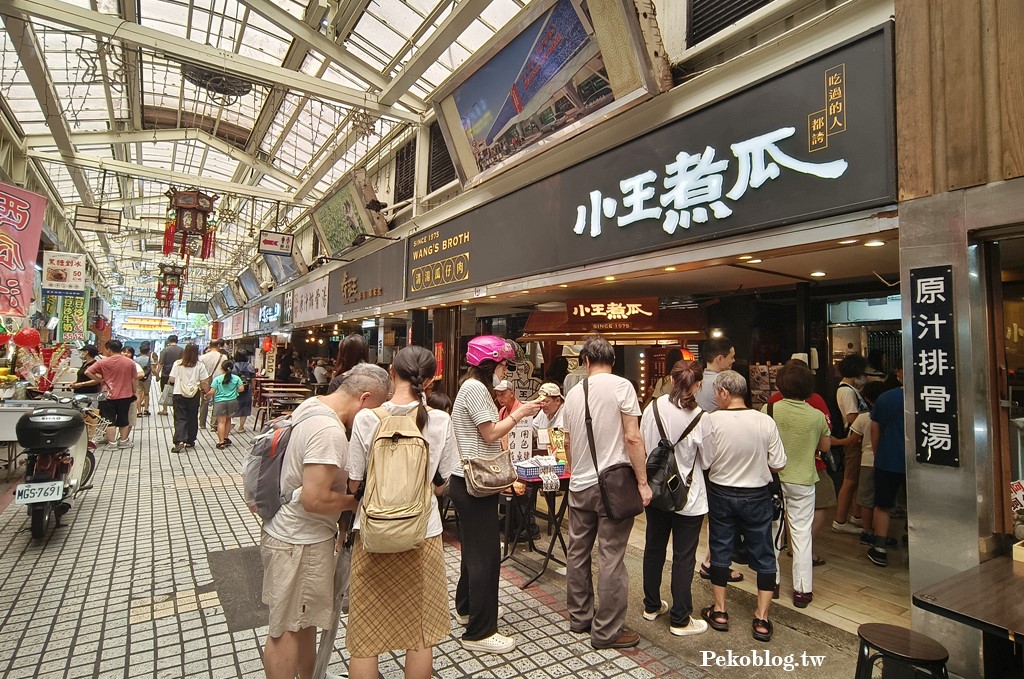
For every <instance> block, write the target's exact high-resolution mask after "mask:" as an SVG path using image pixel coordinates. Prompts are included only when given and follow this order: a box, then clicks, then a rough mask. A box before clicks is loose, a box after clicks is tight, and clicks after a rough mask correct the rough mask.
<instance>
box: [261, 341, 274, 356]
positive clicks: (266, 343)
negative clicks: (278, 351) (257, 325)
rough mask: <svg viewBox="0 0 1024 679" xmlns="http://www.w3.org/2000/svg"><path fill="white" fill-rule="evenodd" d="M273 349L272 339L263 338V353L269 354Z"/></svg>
mask: <svg viewBox="0 0 1024 679" xmlns="http://www.w3.org/2000/svg"><path fill="white" fill-rule="evenodd" d="M273 349H274V338H273V337H264V338H263V353H265V354H269V353H270V352H271V351H273Z"/></svg>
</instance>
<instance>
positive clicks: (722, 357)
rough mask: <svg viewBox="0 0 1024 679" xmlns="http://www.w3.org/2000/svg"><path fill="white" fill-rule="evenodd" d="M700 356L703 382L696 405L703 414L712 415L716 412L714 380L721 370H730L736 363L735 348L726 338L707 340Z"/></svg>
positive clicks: (716, 402)
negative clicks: (702, 359) (702, 364)
mask: <svg viewBox="0 0 1024 679" xmlns="http://www.w3.org/2000/svg"><path fill="white" fill-rule="evenodd" d="M701 356H702V357H703V358H704V381H703V382H702V383H701V386H700V391H699V392H697V405H699V406H700V407H701V408H703V409H704V412H707V413H713V412H715V411H716V410H718V401H717V399H716V398H715V388H714V386H713V385H714V384H715V378H716V377H717V376H718V373H720V372H722V371H723V370H732V364H733V363H735V362H736V348H735V347H734V346H733V345H732V342H731V341H729V339H728V338H726V337H718V338H714V339H709V340H708V341H706V342H705V343H704V347H703V351H701Z"/></svg>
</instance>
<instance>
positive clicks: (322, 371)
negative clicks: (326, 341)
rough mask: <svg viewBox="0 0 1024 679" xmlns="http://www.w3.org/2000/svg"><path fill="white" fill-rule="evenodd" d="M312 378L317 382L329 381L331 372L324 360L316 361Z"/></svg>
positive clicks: (325, 382) (324, 382)
mask: <svg viewBox="0 0 1024 679" xmlns="http://www.w3.org/2000/svg"><path fill="white" fill-rule="evenodd" d="M313 379H315V380H316V383H317V384H327V383H328V382H330V381H331V374H330V372H328V370H327V362H326V361H317V362H316V367H315V368H313Z"/></svg>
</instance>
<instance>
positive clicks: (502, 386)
mask: <svg viewBox="0 0 1024 679" xmlns="http://www.w3.org/2000/svg"><path fill="white" fill-rule="evenodd" d="M494 400H495V401H497V402H498V421H499V422H500V421H501V420H503V419H504V418H506V417H508V416H509V415H511V414H512V413H513V412H515V409H516V408H518V407H519V406H521V405H523V404H522V403H520V402H519V399H518V398H516V390H515V389H513V388H512V386H511V385H510V384H509V383H508V381H507V380H501V381H500V382H498V383H497V384H496V385H495V386H494ZM501 447H502V449H503V450H508V434H505V435H504V436H502V437H501Z"/></svg>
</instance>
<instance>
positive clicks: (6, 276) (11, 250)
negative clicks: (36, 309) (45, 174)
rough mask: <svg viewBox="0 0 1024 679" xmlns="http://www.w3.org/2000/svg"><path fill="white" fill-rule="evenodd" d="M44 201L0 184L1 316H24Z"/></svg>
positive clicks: (7, 185) (37, 249) (40, 229)
mask: <svg viewBox="0 0 1024 679" xmlns="http://www.w3.org/2000/svg"><path fill="white" fill-rule="evenodd" d="M45 210H46V198H44V197H43V196H40V195H38V194H36V193H32V192H31V191H26V190H25V189H20V188H18V187H17V186H11V185H10V184H4V183H0V314H4V315H6V314H10V315H12V316H27V315H28V307H29V304H30V303H31V302H32V284H33V281H32V278H33V275H34V273H35V264H36V255H38V254H39V235H40V232H41V231H42V229H43V212H44V211H45Z"/></svg>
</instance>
